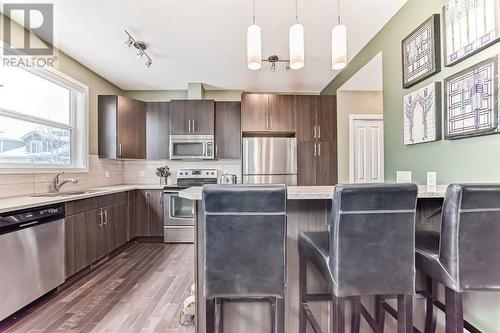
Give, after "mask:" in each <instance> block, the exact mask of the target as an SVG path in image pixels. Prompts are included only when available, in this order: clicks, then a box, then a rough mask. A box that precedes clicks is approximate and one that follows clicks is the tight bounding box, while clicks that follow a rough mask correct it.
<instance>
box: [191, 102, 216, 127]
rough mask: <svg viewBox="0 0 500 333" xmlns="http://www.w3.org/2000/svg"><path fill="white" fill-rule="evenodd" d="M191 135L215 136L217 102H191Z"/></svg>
mask: <svg viewBox="0 0 500 333" xmlns="http://www.w3.org/2000/svg"><path fill="white" fill-rule="evenodd" d="M189 114H190V116H191V133H193V134H200V135H214V134H215V101H212V100H199V101H189Z"/></svg>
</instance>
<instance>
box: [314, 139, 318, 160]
mask: <svg viewBox="0 0 500 333" xmlns="http://www.w3.org/2000/svg"><path fill="white" fill-rule="evenodd" d="M316 145H317V143H316V142H315V143H314V157H316V152H317V148H316Z"/></svg>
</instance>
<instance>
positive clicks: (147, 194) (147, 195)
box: [146, 192, 149, 205]
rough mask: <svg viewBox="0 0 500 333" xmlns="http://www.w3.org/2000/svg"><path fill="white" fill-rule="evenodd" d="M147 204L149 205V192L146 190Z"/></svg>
mask: <svg viewBox="0 0 500 333" xmlns="http://www.w3.org/2000/svg"><path fill="white" fill-rule="evenodd" d="M146 205H149V192H146Z"/></svg>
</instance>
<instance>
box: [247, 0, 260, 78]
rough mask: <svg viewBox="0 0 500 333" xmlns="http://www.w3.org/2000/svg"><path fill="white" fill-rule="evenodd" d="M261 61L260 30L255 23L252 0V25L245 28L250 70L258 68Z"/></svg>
mask: <svg viewBox="0 0 500 333" xmlns="http://www.w3.org/2000/svg"><path fill="white" fill-rule="evenodd" d="M261 62H262V32H261V29H260V27H259V26H258V25H257V24H255V0H254V1H253V17H252V25H250V26H249V27H248V29H247V64H248V68H249V69H251V70H254V71H255V70H258V69H260V67H261V66H262V65H261Z"/></svg>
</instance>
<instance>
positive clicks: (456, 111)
mask: <svg viewBox="0 0 500 333" xmlns="http://www.w3.org/2000/svg"><path fill="white" fill-rule="evenodd" d="M444 87H445V94H444V98H445V103H444V104H445V112H444V115H445V120H444V123H445V139H459V138H466V137H471V136H479V135H487V134H495V133H499V132H500V128H499V119H498V116H499V113H498V57H493V58H490V59H487V60H485V61H482V62H480V63H479V64H477V65H474V66H472V67H469V68H467V69H465V70H463V71H461V72H459V73H456V74H454V75H452V76H450V77H448V78H446V79H445V80H444Z"/></svg>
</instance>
